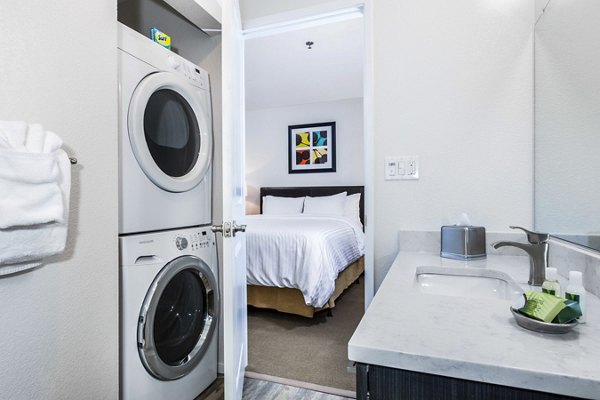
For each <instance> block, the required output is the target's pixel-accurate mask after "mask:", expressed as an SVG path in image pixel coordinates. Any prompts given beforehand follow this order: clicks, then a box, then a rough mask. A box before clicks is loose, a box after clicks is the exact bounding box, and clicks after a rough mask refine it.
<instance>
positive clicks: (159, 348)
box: [119, 227, 219, 400]
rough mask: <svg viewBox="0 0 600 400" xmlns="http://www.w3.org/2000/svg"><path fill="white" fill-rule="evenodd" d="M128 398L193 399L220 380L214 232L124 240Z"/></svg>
mask: <svg viewBox="0 0 600 400" xmlns="http://www.w3.org/2000/svg"><path fill="white" fill-rule="evenodd" d="M119 245H120V254H121V313H120V314H121V321H120V322H121V335H120V340H121V343H120V344H121V345H120V352H121V354H120V356H121V382H120V383H121V398H122V399H124V400H130V399H145V400H152V399H193V398H195V397H196V396H197V395H198V394H200V393H201V392H202V391H203V390H204V389H206V388H207V387H208V386H209V385H210V384H211V383H212V382H213V381H214V380H215V379H216V377H217V342H218V334H217V330H218V325H219V284H218V269H217V254H216V248H215V237H214V234H213V233H212V231H211V230H210V227H199V228H187V229H180V230H173V231H162V232H155V233H148V234H139V235H128V236H123V237H121V238H119Z"/></svg>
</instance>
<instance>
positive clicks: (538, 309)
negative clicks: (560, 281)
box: [519, 290, 566, 322]
mask: <svg viewBox="0 0 600 400" xmlns="http://www.w3.org/2000/svg"><path fill="white" fill-rule="evenodd" d="M525 297H527V301H526V302H525V305H524V306H523V307H521V308H520V309H519V311H520V312H521V313H522V314H525V315H526V316H528V317H530V318H534V319H537V320H540V321H544V322H550V321H552V320H553V319H554V318H555V317H556V316H557V315H558V313H559V312H560V311H561V310H562V309H563V308H565V307H566V305H565V303H564V299H562V298H560V297H556V296H553V295H551V294H548V293H539V292H534V291H532V290H527V291H526V292H525Z"/></svg>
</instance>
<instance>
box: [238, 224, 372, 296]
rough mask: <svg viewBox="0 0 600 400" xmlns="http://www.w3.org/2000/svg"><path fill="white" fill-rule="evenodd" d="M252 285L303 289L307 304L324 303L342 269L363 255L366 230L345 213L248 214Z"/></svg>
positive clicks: (249, 262) (248, 244) (247, 234)
mask: <svg viewBox="0 0 600 400" xmlns="http://www.w3.org/2000/svg"><path fill="white" fill-rule="evenodd" d="M246 224H247V228H246V264H247V282H248V284H249V285H259V286H276V287H288V288H296V289H299V290H300V291H301V292H302V294H303V295H304V301H305V302H306V304H308V305H311V306H313V307H322V306H323V305H325V303H327V300H328V299H329V297H331V295H332V294H333V291H334V289H335V280H336V279H337V277H338V274H339V273H340V272H341V271H342V270H344V268H345V267H347V266H348V265H349V264H350V263H352V262H354V261H355V260H357V259H358V258H360V256H362V255H363V254H364V233H363V231H362V229H361V227H360V226H359V225H358V224H357V223H356V222H354V221H352V220H351V219H349V218H346V217H342V216H339V217H337V216H336V217H328V216H306V215H290V216H281V215H278V216H269V215H249V216H248V217H247V219H246Z"/></svg>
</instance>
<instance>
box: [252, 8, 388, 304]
mask: <svg viewBox="0 0 600 400" xmlns="http://www.w3.org/2000/svg"><path fill="white" fill-rule="evenodd" d="M321 11H322V12H321V13H318V14H315V15H311V16H306V15H303V14H304V12H303V11H302V10H297V11H296V12H288V13H285V16H284V17H285V20H284V21H281V20H278V19H277V16H276V15H275V16H270V17H268V21H269V22H268V23H266V24H264V25H260V26H257V25H256V23H254V24H253V23H252V22H256V21H252V20H251V21H249V22H250V24H249V25H250V27H249V28H247V29H244V28H243V27H242V39H243V44H244V46H245V42H246V40H248V39H252V38H255V37H260V36H266V35H271V34H273V32H285V31H288V30H291V29H297V27H299V26H304V25H315V24H324V23H330V22H333V21H338V20H340V19H341V18H345V17H348V15H350V14H352V13H356V12H360V13H361V14H362V19H363V27H364V31H363V35H364V48H363V149H364V151H363V157H364V166H363V173H364V187H365V196H364V207H365V210H364V214H365V223H364V228H365V275H364V281H365V294H364V297H365V298H364V300H365V311H366V310H367V308H368V307H369V305H370V304H371V301H372V300H373V296H374V295H375V246H374V243H375V207H374V204H375V180H374V178H375V170H376V168H375V139H374V137H375V134H374V132H375V123H374V110H375V98H374V76H373V71H374V62H373V41H372V39H373V28H374V23H373V0H362V1H360V2H359V3H358V4H357V5H356V6H353V7H347V8H341V9H334V10H331V9H327V6H326V5H323V6H322V7H321ZM294 16H296V18H294ZM266 19H267V18H263V19H262V20H263V21H264V20H266ZM245 106H246V103H245V99H244V110H245Z"/></svg>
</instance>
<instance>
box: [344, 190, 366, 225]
mask: <svg viewBox="0 0 600 400" xmlns="http://www.w3.org/2000/svg"><path fill="white" fill-rule="evenodd" d="M344 217H346V218H349V219H351V220H352V221H355V222H356V223H358V225H359V226H361V227H362V222H360V193H355V194H349V195H348V196H347V197H346V203H345V204H344Z"/></svg>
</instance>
